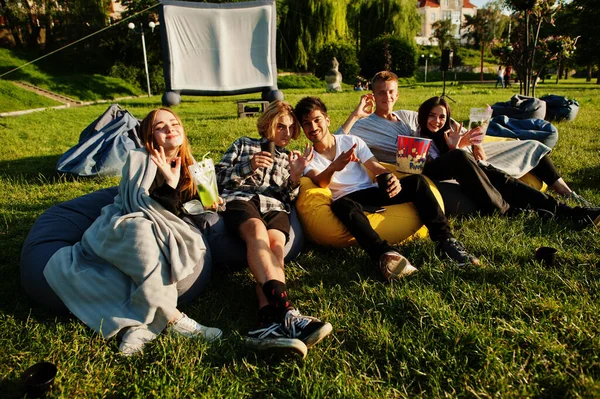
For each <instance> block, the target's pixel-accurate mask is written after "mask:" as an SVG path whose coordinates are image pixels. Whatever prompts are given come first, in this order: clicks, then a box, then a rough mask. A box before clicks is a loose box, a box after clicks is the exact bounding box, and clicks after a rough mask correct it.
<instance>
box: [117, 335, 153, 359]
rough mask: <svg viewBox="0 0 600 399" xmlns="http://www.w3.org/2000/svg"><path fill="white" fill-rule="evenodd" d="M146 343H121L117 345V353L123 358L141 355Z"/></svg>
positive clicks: (139, 341) (143, 341)
mask: <svg viewBox="0 0 600 399" xmlns="http://www.w3.org/2000/svg"><path fill="white" fill-rule="evenodd" d="M147 342H148V341H146V340H144V339H140V340H137V341H136V342H134V343H132V342H125V341H121V344H120V345H119V352H120V353H121V355H123V356H133V355H137V354H138V353H142V352H143V351H144V345H146V343H147Z"/></svg>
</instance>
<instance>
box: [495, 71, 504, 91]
mask: <svg viewBox="0 0 600 399" xmlns="http://www.w3.org/2000/svg"><path fill="white" fill-rule="evenodd" d="M498 83H500V86H502V88H504V68H502V66H499V67H498V79H496V88H498Z"/></svg>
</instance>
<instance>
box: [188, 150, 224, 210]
mask: <svg viewBox="0 0 600 399" xmlns="http://www.w3.org/2000/svg"><path fill="white" fill-rule="evenodd" d="M190 172H191V173H192V177H193V179H194V183H196V187H197V188H198V195H199V196H200V201H202V205H204V206H205V207H208V206H211V205H212V204H214V203H217V202H218V201H219V189H218V188H217V175H216V173H215V165H214V164H213V161H212V159H210V158H208V159H204V160H202V161H201V162H199V163H196V164H194V165H191V166H190Z"/></svg>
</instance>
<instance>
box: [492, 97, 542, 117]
mask: <svg viewBox="0 0 600 399" xmlns="http://www.w3.org/2000/svg"><path fill="white" fill-rule="evenodd" d="M492 110H493V113H492V117H494V116H499V115H505V116H508V117H509V118H513V119H544V117H545V116H546V102H545V101H542V100H540V99H539V98H535V97H527V96H522V95H520V94H515V95H514V96H512V97H511V99H510V101H507V102H497V103H496V104H494V105H492Z"/></svg>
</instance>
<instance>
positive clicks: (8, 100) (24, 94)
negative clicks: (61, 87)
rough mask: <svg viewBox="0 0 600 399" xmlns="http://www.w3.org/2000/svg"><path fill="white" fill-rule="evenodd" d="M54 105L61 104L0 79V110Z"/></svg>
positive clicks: (18, 109) (19, 109)
mask: <svg viewBox="0 0 600 399" xmlns="http://www.w3.org/2000/svg"><path fill="white" fill-rule="evenodd" d="M55 105H62V103H60V102H58V101H54V100H51V99H49V98H46V97H42V96H39V95H37V94H35V93H33V92H31V91H29V90H25V89H22V88H20V87H18V86H16V85H15V84H14V83H12V82H7V81H5V80H0V112H8V111H21V110H25V109H32V108H42V107H52V106H55Z"/></svg>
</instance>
